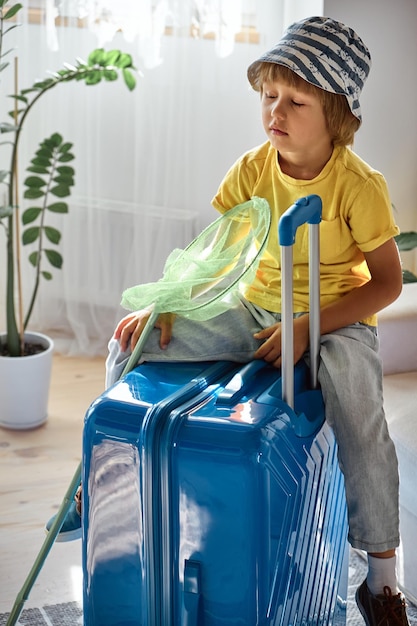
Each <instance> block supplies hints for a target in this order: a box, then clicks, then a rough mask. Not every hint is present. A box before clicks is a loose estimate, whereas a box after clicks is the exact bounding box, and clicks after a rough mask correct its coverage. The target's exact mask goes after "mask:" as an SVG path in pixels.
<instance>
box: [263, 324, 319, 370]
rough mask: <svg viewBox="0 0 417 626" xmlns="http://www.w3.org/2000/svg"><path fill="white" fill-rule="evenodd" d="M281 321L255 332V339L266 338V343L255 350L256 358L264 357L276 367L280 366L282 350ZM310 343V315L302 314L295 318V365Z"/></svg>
mask: <svg viewBox="0 0 417 626" xmlns="http://www.w3.org/2000/svg"><path fill="white" fill-rule="evenodd" d="M281 329H282V327H281V323H280V322H278V323H277V324H274V325H273V326H269V327H268V328H264V329H263V330H261V331H259V332H258V333H255V334H254V337H255V339H265V341H264V343H263V344H262V345H261V347H260V348H258V350H257V351H256V352H255V355H254V356H255V359H264V360H265V361H266V362H267V363H270V364H271V365H273V366H274V367H277V368H280V367H281V365H282V363H281V352H282V333H281ZM308 343H309V316H308V315H302V316H301V317H297V318H295V319H294V365H295V363H297V362H298V361H299V360H300V359H301V357H302V356H303V354H304V352H305V351H306V350H307V348H308Z"/></svg>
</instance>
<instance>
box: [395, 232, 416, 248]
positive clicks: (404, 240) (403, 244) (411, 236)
mask: <svg viewBox="0 0 417 626" xmlns="http://www.w3.org/2000/svg"><path fill="white" fill-rule="evenodd" d="M394 239H395V241H396V242H397V245H398V249H399V250H401V251H403V252H405V251H406V250H414V248H417V232H415V231H408V232H405V233H400V234H399V235H396V237H394Z"/></svg>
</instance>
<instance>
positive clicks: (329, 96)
mask: <svg viewBox="0 0 417 626" xmlns="http://www.w3.org/2000/svg"><path fill="white" fill-rule="evenodd" d="M275 80H281V81H283V82H284V83H285V84H287V85H290V86H291V87H296V88H297V89H299V90H300V91H304V92H305V93H315V94H316V95H317V97H318V99H319V100H320V102H321V105H322V107H323V112H324V116H325V118H326V123H327V128H328V130H329V133H330V136H331V139H332V141H333V145H334V146H351V145H352V144H353V140H354V136H355V133H356V131H357V130H358V128H359V126H360V125H361V123H360V121H359V120H358V118H357V117H355V116H354V115H353V113H352V112H351V110H350V108H349V104H348V101H347V100H346V98H345V96H344V95H342V94H338V93H331V92H330V91H325V90H324V89H320V88H319V87H316V86H315V85H312V84H310V83H308V82H307V81H305V80H304V79H303V78H301V77H300V76H298V75H297V74H296V73H295V72H293V71H292V70H290V69H289V68H288V67H285V66H284V65H278V64H277V63H267V62H264V63H261V64H260V65H259V69H258V74H257V77H256V80H255V81H254V83H253V88H254V89H255V91H259V92H260V93H261V94H262V86H263V84H264V83H265V82H273V81H275Z"/></svg>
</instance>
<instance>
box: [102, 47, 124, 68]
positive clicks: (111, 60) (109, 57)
mask: <svg viewBox="0 0 417 626" xmlns="http://www.w3.org/2000/svg"><path fill="white" fill-rule="evenodd" d="M119 58H120V50H107V52H106V53H105V54H104V58H103V62H104V63H105V65H107V66H109V65H117V61H118V59H119Z"/></svg>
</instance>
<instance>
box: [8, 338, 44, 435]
mask: <svg viewBox="0 0 417 626" xmlns="http://www.w3.org/2000/svg"><path fill="white" fill-rule="evenodd" d="M4 338H5V336H4V335H2V340H4ZM25 342H33V343H39V344H41V345H42V346H43V347H44V348H45V349H44V350H43V351H42V352H39V353H38V354H33V355H30V356H20V357H9V356H0V398H1V400H0V426H4V427H5V428H12V429H14V430H24V429H29V428H35V427H36V426H40V425H41V424H43V423H44V422H45V421H46V419H47V417H48V397H49V385H50V380H51V368H52V353H53V347H54V344H53V341H52V340H51V339H50V338H49V337H47V336H46V335H42V334H41V333H25Z"/></svg>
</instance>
